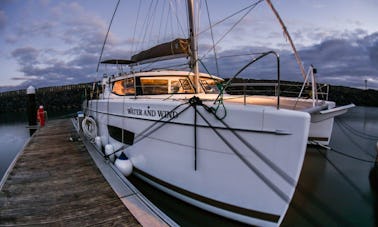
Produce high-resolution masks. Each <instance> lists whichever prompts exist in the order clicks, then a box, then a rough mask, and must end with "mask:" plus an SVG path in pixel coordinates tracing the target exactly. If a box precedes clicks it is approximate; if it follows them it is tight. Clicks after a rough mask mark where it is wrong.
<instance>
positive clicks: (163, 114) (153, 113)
mask: <svg viewBox="0 0 378 227" xmlns="http://www.w3.org/2000/svg"><path fill="white" fill-rule="evenodd" d="M127 113H128V114H129V115H134V116H146V117H159V118H175V117H176V116H177V112H176V111H168V110H155V109H150V108H147V109H137V108H127Z"/></svg>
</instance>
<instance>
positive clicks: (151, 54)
mask: <svg viewBox="0 0 378 227" xmlns="http://www.w3.org/2000/svg"><path fill="white" fill-rule="evenodd" d="M189 43H190V42H189V40H188V39H182V38H178V39H175V40H173V41H171V42H167V43H163V44H159V45H157V46H154V47H152V48H150V49H148V50H144V51H142V52H139V53H138V54H135V55H134V56H132V57H131V61H134V62H138V63H141V62H146V61H148V60H151V59H157V60H167V59H172V58H175V57H176V56H179V57H182V56H183V55H184V56H188V55H189ZM148 62H151V61H148Z"/></svg>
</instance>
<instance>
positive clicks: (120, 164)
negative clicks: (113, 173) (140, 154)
mask: <svg viewBox="0 0 378 227" xmlns="http://www.w3.org/2000/svg"><path fill="white" fill-rule="evenodd" d="M114 165H115V166H116V167H117V168H118V169H119V171H120V172H121V173H122V174H123V175H125V176H129V175H130V174H131V173H132V172H133V164H132V163H131V161H130V160H129V159H128V158H127V157H126V155H125V154H124V153H123V152H122V153H121V155H120V156H119V157H118V158H117V159H116V161H115V163H114Z"/></svg>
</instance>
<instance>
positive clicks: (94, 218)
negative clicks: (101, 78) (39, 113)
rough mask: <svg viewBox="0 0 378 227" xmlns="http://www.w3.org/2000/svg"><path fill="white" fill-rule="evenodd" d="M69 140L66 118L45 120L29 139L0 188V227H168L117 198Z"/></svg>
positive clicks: (80, 146) (80, 148)
mask: <svg viewBox="0 0 378 227" xmlns="http://www.w3.org/2000/svg"><path fill="white" fill-rule="evenodd" d="M72 136H73V137H77V133H76V131H75V130H74V127H73V126H72V123H71V121H70V120H69V119H63V120H55V121H50V122H48V124H47V126H45V127H44V128H41V129H39V130H38V131H37V132H36V133H35V134H34V135H33V136H32V138H31V139H30V140H29V142H28V143H27V145H26V146H25V147H24V150H23V151H22V152H21V153H20V155H19V156H18V158H17V159H16V161H15V162H14V163H13V164H12V166H11V168H10V170H9V171H8V172H7V173H6V175H5V178H4V179H5V180H4V179H3V181H2V183H1V184H0V189H1V191H0V226H12V225H17V226H18V225H24V226H31V225H54V226H88V225H101V226H140V225H141V224H142V225H145V224H146V223H147V224H148V225H154V226H156V225H157V226H167V224H166V223H164V222H162V221H159V220H157V221H156V220H152V221H151V217H150V216H151V215H146V214H145V212H144V211H139V210H138V209H139V208H138V205H135V204H133V203H131V202H130V201H133V200H135V199H127V196H131V197H130V198H132V196H133V192H130V193H128V194H125V195H122V197H123V198H120V197H121V196H120V195H119V193H117V192H115V191H113V189H114V187H113V186H112V187H113V188H112V187H111V186H110V185H109V184H108V182H107V181H106V179H105V178H104V176H103V175H102V174H101V172H100V169H99V167H98V166H96V164H95V162H94V161H93V160H92V158H91V156H90V155H89V153H88V152H87V149H86V148H85V146H84V144H83V142H82V141H80V140H79V141H72V140H70V138H71V137H72ZM125 201H126V203H128V204H129V206H130V207H134V208H136V210H135V209H134V210H133V211H130V208H129V209H128V208H127V207H126V206H125V205H127V204H126V203H125ZM138 213H142V215H140V214H139V215H138ZM137 218H139V219H138V220H139V221H138V220H137ZM143 222H145V223H143ZM140 223H141V224H140Z"/></svg>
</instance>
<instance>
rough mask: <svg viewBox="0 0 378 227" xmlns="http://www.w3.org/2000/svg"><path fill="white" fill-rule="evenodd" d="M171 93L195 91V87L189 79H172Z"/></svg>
mask: <svg viewBox="0 0 378 227" xmlns="http://www.w3.org/2000/svg"><path fill="white" fill-rule="evenodd" d="M170 93H173V94H187V93H194V89H193V87H192V86H191V85H190V82H189V80H188V79H178V80H171V90H170Z"/></svg>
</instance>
